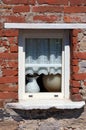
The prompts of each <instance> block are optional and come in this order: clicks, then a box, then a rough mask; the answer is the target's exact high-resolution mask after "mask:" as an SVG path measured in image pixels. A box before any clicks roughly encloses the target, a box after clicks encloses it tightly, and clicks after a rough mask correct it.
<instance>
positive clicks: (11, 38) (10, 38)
mask: <svg viewBox="0 0 86 130" xmlns="http://www.w3.org/2000/svg"><path fill="white" fill-rule="evenodd" d="M7 40H8V42H9V44H12V45H13V44H14V45H15V44H18V43H17V42H18V41H17V37H16V38H15V37H8V39H7Z"/></svg>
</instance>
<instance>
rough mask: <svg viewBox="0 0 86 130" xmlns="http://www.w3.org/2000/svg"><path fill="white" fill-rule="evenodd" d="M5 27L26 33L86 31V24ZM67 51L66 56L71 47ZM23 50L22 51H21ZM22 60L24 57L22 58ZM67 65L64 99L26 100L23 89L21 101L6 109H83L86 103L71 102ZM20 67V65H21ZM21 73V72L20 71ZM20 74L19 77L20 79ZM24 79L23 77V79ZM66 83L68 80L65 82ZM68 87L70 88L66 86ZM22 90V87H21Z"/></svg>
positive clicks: (7, 25) (6, 24)
mask: <svg viewBox="0 0 86 130" xmlns="http://www.w3.org/2000/svg"><path fill="white" fill-rule="evenodd" d="M4 27H5V28H6V29H19V30H22V31H24V30H25V29H26V30H27V29H31V30H35V29H37V30H39V29H43V30H44V29H47V30H50V29H53V30H58V29H60V30H62V29H63V30H71V29H86V24H85V23H84V24H83V23H80V24H79V23H51V24H50V23H49V24H48V23H5V24H4ZM64 41H65V43H66V42H68V43H69V40H68V39H66V34H65V39H64ZM65 49H66V50H67V51H66V53H65V56H66V55H67V54H68V53H70V49H69V45H68V46H67V47H66V48H65ZM20 50H21V49H20ZM64 58H65V59H70V58H69V57H64ZM20 59H22V57H21V58H20ZM66 64H67V65H68V66H69V67H70V62H69V60H67V62H66ZM67 65H65V68H64V69H65V70H68V69H69V70H68V71H67V72H68V73H66V76H67V77H68V78H67V77H66V78H67V80H68V82H65V87H66V89H65V97H64V98H63V99H60V98H55V99H52V100H49V99H46V100H45V99H39V100H37V99H34V100H32V99H29V100H26V99H25V98H24V96H23V95H22V94H23V92H24V90H23V89H22V86H21V89H20V90H18V96H19V97H18V99H19V101H18V102H17V103H7V104H6V107H8V108H15V109H23V110H31V109H49V108H52V107H55V108H58V109H75V108H81V107H83V106H84V105H85V101H79V102H73V101H71V99H69V98H70V93H69V75H70V68H69V67H68V66H67ZM19 66H20V64H19ZM23 68H24V64H23ZM19 71H20V70H19ZM20 74H21V73H19V77H20ZM21 78H22V77H21ZM65 81H66V80H65ZM66 85H68V87H67V86H66ZM19 88H20V87H19Z"/></svg>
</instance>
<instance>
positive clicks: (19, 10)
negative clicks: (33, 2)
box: [13, 5, 30, 13]
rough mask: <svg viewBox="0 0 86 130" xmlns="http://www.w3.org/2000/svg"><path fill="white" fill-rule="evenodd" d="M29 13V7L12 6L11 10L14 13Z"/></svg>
mask: <svg viewBox="0 0 86 130" xmlns="http://www.w3.org/2000/svg"><path fill="white" fill-rule="evenodd" d="M29 11H30V7H29V6H28V5H27V6H14V8H13V12H14V13H20V12H29Z"/></svg>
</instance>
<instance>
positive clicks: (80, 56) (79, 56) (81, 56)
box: [73, 52, 86, 60]
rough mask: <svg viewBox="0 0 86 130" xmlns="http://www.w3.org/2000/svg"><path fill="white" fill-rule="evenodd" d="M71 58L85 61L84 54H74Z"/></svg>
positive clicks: (85, 53)
mask: <svg viewBox="0 0 86 130" xmlns="http://www.w3.org/2000/svg"><path fill="white" fill-rule="evenodd" d="M73 58H75V59H82V60H86V52H76V53H74V54H73Z"/></svg>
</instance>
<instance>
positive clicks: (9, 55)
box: [0, 53, 18, 60]
mask: <svg viewBox="0 0 86 130" xmlns="http://www.w3.org/2000/svg"><path fill="white" fill-rule="evenodd" d="M0 59H8V60H17V59H18V54H17V53H1V54H0Z"/></svg>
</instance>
